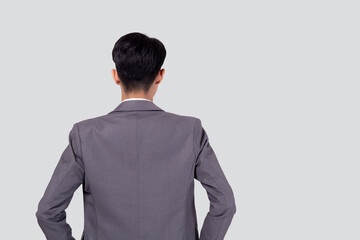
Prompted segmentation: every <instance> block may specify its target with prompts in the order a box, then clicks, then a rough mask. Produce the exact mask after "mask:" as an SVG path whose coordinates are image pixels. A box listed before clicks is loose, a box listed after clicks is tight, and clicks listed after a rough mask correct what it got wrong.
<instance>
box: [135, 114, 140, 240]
mask: <svg viewBox="0 0 360 240" xmlns="http://www.w3.org/2000/svg"><path fill="white" fill-rule="evenodd" d="M138 121H139V112H136V160H137V169H138V171H137V172H138V204H139V205H138V208H137V209H138V214H137V215H138V221H137V222H138V239H139V240H140V161H139V126H138Z"/></svg>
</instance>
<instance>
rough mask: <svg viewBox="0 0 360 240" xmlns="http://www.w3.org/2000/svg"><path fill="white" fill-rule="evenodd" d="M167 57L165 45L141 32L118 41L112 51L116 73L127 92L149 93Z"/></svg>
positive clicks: (125, 36)
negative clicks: (141, 91) (139, 91)
mask: <svg viewBox="0 0 360 240" xmlns="http://www.w3.org/2000/svg"><path fill="white" fill-rule="evenodd" d="M165 57H166V49H165V46H164V44H163V43H162V42H161V41H159V40H158V39H156V38H151V37H148V36H147V35H145V34H142V33H139V32H132V33H128V34H126V35H124V36H122V37H120V38H119V40H117V42H116V43H115V46H114V49H113V51H112V58H113V61H114V63H115V65H116V71H117V73H118V76H119V78H120V81H121V83H122V85H123V88H124V91H125V92H130V91H138V90H143V91H144V92H145V93H146V92H148V90H149V89H150V87H151V85H152V84H153V82H154V80H155V78H156V76H157V74H158V73H159V71H160V68H161V66H162V65H163V63H164V60H165Z"/></svg>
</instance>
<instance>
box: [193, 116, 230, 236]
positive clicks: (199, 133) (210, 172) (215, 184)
mask: <svg viewBox="0 0 360 240" xmlns="http://www.w3.org/2000/svg"><path fill="white" fill-rule="evenodd" d="M194 151H195V156H196V162H195V173H194V177H195V179H197V180H198V181H199V182H200V183H201V185H202V186H203V187H204V188H205V190H206V192H207V196H208V199H209V200H210V207H209V212H208V213H207V215H206V217H205V220H204V223H203V226H202V228H201V231H200V240H223V239H224V237H225V234H226V232H227V230H228V228H229V226H230V224H231V221H232V218H233V216H234V214H235V212H236V205H235V199H234V194H233V191H232V189H231V187H230V185H229V183H228V181H227V179H226V177H225V175H224V172H223V171H222V169H221V166H220V164H219V162H218V160H217V157H216V155H215V152H214V151H213V149H212V147H211V146H210V143H209V138H208V135H207V133H206V131H205V130H204V128H203V127H202V124H201V120H200V119H198V118H197V119H196V123H195V127H194Z"/></svg>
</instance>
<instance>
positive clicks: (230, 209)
mask: <svg viewBox="0 0 360 240" xmlns="http://www.w3.org/2000/svg"><path fill="white" fill-rule="evenodd" d="M226 202H227V204H226V211H225V214H226V215H228V216H234V215H235V213H236V203H235V198H234V197H232V198H229V199H227V201H226Z"/></svg>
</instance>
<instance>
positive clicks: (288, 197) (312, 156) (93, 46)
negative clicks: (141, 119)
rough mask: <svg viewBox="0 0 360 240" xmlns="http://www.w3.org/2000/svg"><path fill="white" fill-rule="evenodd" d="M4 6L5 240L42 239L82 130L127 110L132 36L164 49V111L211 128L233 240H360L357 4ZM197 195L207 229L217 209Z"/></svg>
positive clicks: (76, 212) (77, 220)
mask: <svg viewBox="0 0 360 240" xmlns="http://www.w3.org/2000/svg"><path fill="white" fill-rule="evenodd" d="M0 9H1V10H0V18H1V19H0V20H1V21H0V24H1V40H0V41H1V44H0V50H1V54H0V61H1V71H0V79H1V88H0V89H1V90H0V91H1V92H0V93H1V94H0V97H1V99H0V100H1V102H0V104H1V106H0V107H1V125H0V131H1V134H0V136H1V152H0V154H1V174H0V177H1V179H0V180H1V192H2V193H1V213H2V216H1V217H2V220H1V222H2V226H3V227H2V233H1V234H2V236H7V237H6V239H25V238H26V239H45V237H44V236H43V233H42V232H41V230H40V228H39V227H38V225H37V222H36V218H35V211H36V207H37V203H38V201H39V200H40V197H41V196H42V194H43V192H44V191H45V187H46V185H47V184H48V181H49V180H50V177H51V174H52V172H53V170H54V168H55V166H56V164H57V161H58V160H59V158H60V155H61V153H62V151H63V150H64V149H65V147H66V145H67V143H68V142H67V141H68V134H69V131H70V129H71V127H72V124H73V123H75V122H77V121H80V120H83V119H87V118H91V117H95V116H99V115H102V114H107V113H108V112H109V111H111V110H113V109H114V108H115V107H116V106H117V105H118V104H119V103H120V100H121V93H120V89H119V87H118V86H117V85H115V83H114V82H113V80H112V77H111V74H110V69H111V68H114V67H115V66H114V64H113V62H112V59H111V51H112V48H113V45H114V44H115V42H116V41H117V40H118V38H120V37H121V36H122V35H124V34H126V33H129V32H133V31H139V32H142V33H145V34H148V35H149V36H150V37H156V38H158V39H160V40H161V41H162V42H163V43H164V45H165V46H166V49H167V57H166V60H165V63H164V65H163V67H164V68H165V69H166V70H165V71H166V72H165V76H164V80H163V82H162V83H161V84H160V86H159V90H158V93H157V95H156V96H155V98H154V103H155V104H157V105H158V106H159V107H161V108H163V109H164V110H166V111H169V112H174V113H178V114H182V115H192V116H196V117H199V118H201V119H202V122H203V125H204V128H205V129H206V130H207V132H208V135H209V139H210V142H211V144H212V147H213V149H214V151H215V152H216V154H217V157H218V159H219V162H220V164H221V166H222V168H223V170H224V172H225V174H226V176H227V178H228V180H229V182H230V184H231V185H232V187H233V190H234V194H235V198H236V201H237V213H236V215H235V216H234V219H233V223H232V225H231V226H230V228H229V230H228V234H227V237H226V239H229V240H230V239H246V240H255V239H256V240H264V239H276V240H289V239H299V240H303V239H314V240H317V239H329V240H330V239H346V240H352V239H359V238H360V231H359V224H360V192H359V182H360V174H359V171H360V168H359V167H360V162H359V160H360V158H359V156H360V153H359V143H360V126H359V122H360V115H359V101H360V97H359V90H360V89H359V86H360V84H359V80H360V78H359V77H360V73H359V64H360V57H359V56H360V51H359V50H360V48H359V42H360V39H359V21H360V17H359V4H358V3H357V1H346V0H345V1H344V0H343V1H318V0H312V1H242V2H240V1H222V2H221V3H220V2H219V1H218V2H217V3H212V2H209V1H178V2H170V1H140V2H138V1H101V2H99V1H98V3H94V2H91V1H57V2H55V1H3V2H1V7H0ZM35 156H36V157H35ZM38 156H41V157H40V158H39V157H38ZM195 188H196V205H197V209H198V210H197V212H198V221H199V226H200V227H201V225H202V221H203V219H204V217H205V214H206V212H207V210H208V207H209V202H208V199H207V196H206V192H205V190H203V188H202V187H201V185H200V184H199V183H198V182H197V183H196V185H195ZM82 207H83V205H82V195H81V188H79V189H78V191H77V192H76V193H75V195H74V198H73V201H72V203H71V204H70V206H69V208H68V209H67V219H68V222H69V223H70V224H71V226H72V228H73V233H74V236H75V237H76V238H77V239H79V238H80V236H81V232H82V228H83V220H82V219H83V210H82Z"/></svg>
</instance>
